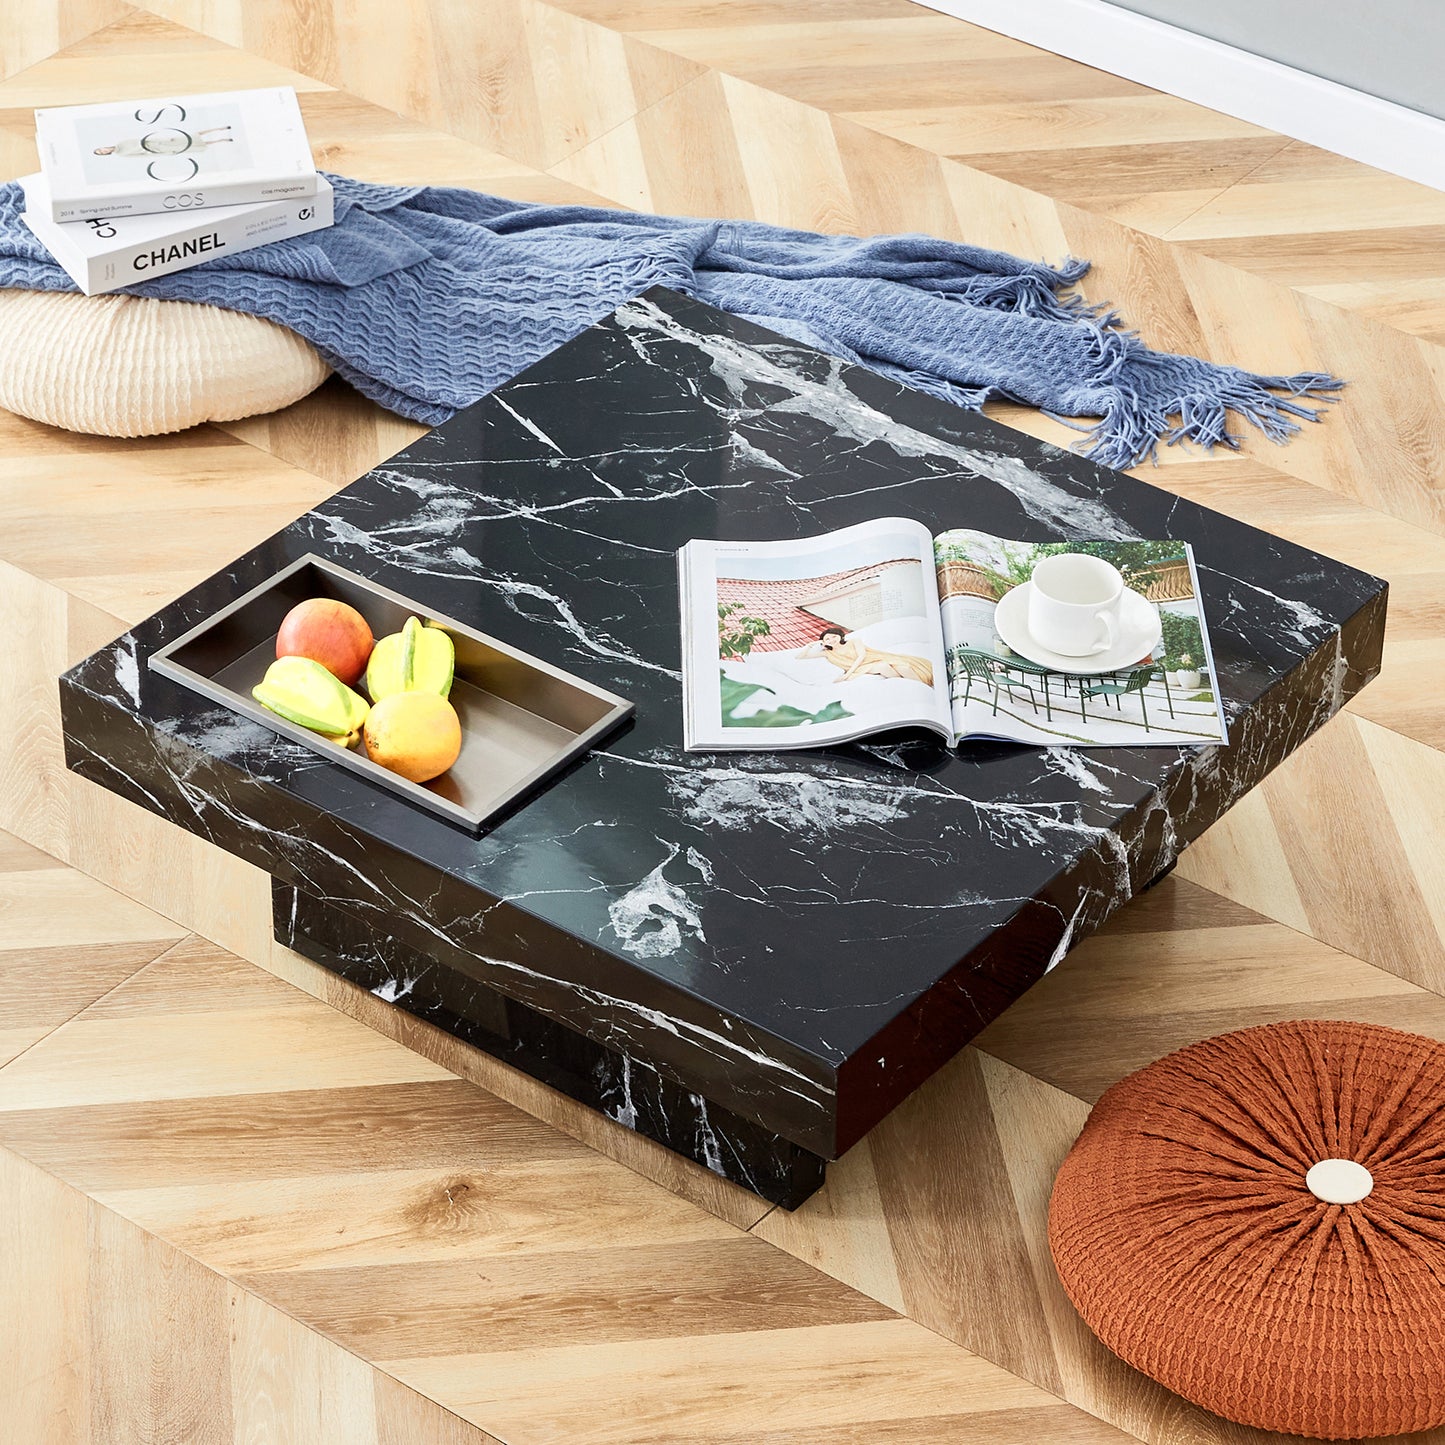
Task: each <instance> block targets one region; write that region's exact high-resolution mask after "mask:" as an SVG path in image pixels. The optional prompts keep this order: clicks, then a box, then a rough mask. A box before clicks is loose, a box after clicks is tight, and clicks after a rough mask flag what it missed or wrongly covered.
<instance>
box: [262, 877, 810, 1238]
mask: <svg viewBox="0 0 1445 1445" xmlns="http://www.w3.org/2000/svg"><path fill="white" fill-rule="evenodd" d="M271 915H272V925H273V928H274V931H275V935H276V941H277V942H278V943H280V944H283V945H284V946H285V947H287V948H290V949H294V950H295V951H296V952H297V953H300V954H304V955H305V956H306V957H307V958H309V959H312V960H313V961H314V962H316V963H319V964H321V965H322V966H323V967H325V968H328V969H330V970H331V971H332V972H333V973H336V974H339V975H340V976H341V977H342V978H345V979H348V980H350V981H351V982H352V983H354V984H358V985H360V987H362V988H364V989H366V990H367V991H368V992H370V993H372V994H375V995H376V997H378V998H380V999H383V1000H384V1001H385V1002H387V1003H390V1004H393V1005H395V1006H396V1007H397V1008H402V1009H405V1010H406V1011H407V1012H408V1013H411V1014H415V1015H416V1016H417V1017H418V1018H421V1019H425V1020H426V1021H427V1022H428V1023H431V1024H435V1025H436V1026H437V1027H438V1028H442V1029H445V1030H446V1031H447V1032H448V1033H449V1034H452V1035H453V1036H454V1037H456V1038H458V1039H460V1040H462V1042H463V1043H466V1044H469V1045H471V1046H472V1047H473V1048H477V1049H481V1050H482V1051H483V1052H485V1053H488V1054H491V1055H492V1056H493V1057H495V1058H498V1059H501V1060H502V1061H503V1062H505V1063H507V1064H510V1065H511V1066H512V1067H513V1068H516V1069H521V1070H522V1072H523V1073H526V1074H530V1075H531V1076H532V1077H533V1078H535V1079H539V1080H541V1082H542V1083H544V1084H546V1085H548V1086H549V1087H550V1088H553V1089H556V1090H558V1091H559V1092H561V1093H563V1094H566V1095H567V1096H568V1098H571V1099H575V1100H576V1101H577V1102H578V1103H580V1104H585V1105H586V1106H587V1107H588V1108H589V1109H595V1110H597V1111H598V1113H600V1114H603V1115H605V1116H606V1117H607V1118H609V1119H611V1120H612V1121H613V1122H614V1123H617V1124H621V1125H622V1126H623V1127H625V1128H628V1129H634V1130H636V1132H637V1133H639V1134H644V1135H646V1136H647V1137H648V1138H649V1139H654V1140H656V1141H657V1142H658V1143H659V1144H662V1145H664V1146H665V1147H666V1148H668V1149H671V1150H673V1151H674V1152H676V1153H678V1154H681V1155H682V1156H683V1157H684V1158H687V1159H691V1160H693V1161H695V1162H696V1163H698V1164H701V1165H702V1166H703V1167H704V1168H706V1169H710V1170H712V1172H713V1173H714V1174H719V1175H721V1176H722V1177H723V1178H724V1179H728V1180H731V1181H732V1182H733V1183H734V1184H740V1185H741V1186H742V1187H743V1188H744V1189H748V1190H751V1191H752V1192H753V1193H754V1194H757V1195H759V1196H761V1197H762V1198H763V1199H766V1200H768V1201H769V1202H770V1203H773V1204H780V1205H782V1206H783V1208H784V1209H796V1208H797V1207H798V1206H799V1205H800V1204H801V1203H802V1202H803V1201H804V1200H805V1199H807V1198H808V1196H809V1195H811V1194H813V1193H815V1192H816V1191H817V1190H818V1189H819V1188H820V1187H821V1186H822V1183H823V1176H824V1171H825V1169H826V1167H827V1161H826V1160H824V1159H821V1158H820V1157H819V1156H818V1155H816V1154H813V1153H810V1152H809V1151H808V1150H806V1149H803V1148H800V1147H799V1146H798V1145H797V1144H794V1143H792V1142H791V1141H789V1140H787V1139H784V1138H782V1137H780V1136H779V1135H777V1134H771V1133H769V1132H768V1131H767V1130H765V1129H763V1128H761V1127H759V1126H758V1125H757V1124H754V1123H751V1122H750V1121H749V1120H747V1119H744V1118H741V1117H740V1116H739V1115H737V1114H734V1113H732V1112H731V1111H729V1110H727V1109H724V1108H722V1107H720V1106H719V1105H717V1104H713V1103H710V1102H709V1101H708V1100H707V1099H705V1098H703V1097H702V1096H701V1095H700V1094H694V1093H691V1092H689V1091H688V1090H687V1089H684V1088H683V1087H682V1086H681V1085H680V1084H676V1083H674V1082H673V1081H672V1080H671V1079H667V1078H664V1077H663V1076H662V1075H661V1074H659V1073H658V1072H657V1071H656V1070H655V1069H652V1068H651V1067H649V1066H648V1065H646V1064H644V1063H641V1062H640V1061H638V1060H636V1059H631V1058H628V1057H627V1055H625V1054H619V1053H617V1052H615V1051H614V1050H612V1049H608V1048H605V1047H603V1046H602V1045H601V1044H598V1043H595V1042H594V1041H593V1040H591V1039H589V1038H587V1037H585V1036H584V1035H582V1034H579V1033H576V1032H575V1031H574V1030H572V1029H569V1028H565V1027H563V1026H562V1025H561V1024H558V1023H556V1022H554V1021H553V1020H552V1019H549V1018H546V1017H544V1016H543V1015H542V1014H540V1013H538V1012H537V1011H536V1010H535V1009H530V1008H528V1007H526V1005H524V1004H519V1003H517V1002H516V1000H514V999H509V998H506V997H505V996H504V995H502V994H499V993H497V992H496V991H495V990H494V989H490V988H487V987H486V986H485V985H484V984H480V983H478V982H476V980H474V979H471V978H467V977H466V976H465V975H463V974H461V973H459V972H458V971H457V970H456V969H453V968H450V967H447V966H445V965H443V964H441V963H439V962H438V961H437V960H436V959H434V958H430V957H428V956H427V955H425V954H423V953H420V952H418V951H417V950H415V949H413V948H411V947H409V946H408V945H406V944H403V943H398V942H397V941H396V940H395V939H393V938H388V937H386V936H385V935H378V934H377V933H376V931H375V929H374V928H373V927H371V926H370V925H369V924H367V923H365V922H363V921H362V920H361V919H358V918H355V917H353V916H351V914H349V913H348V912H347V911H346V910H345V908H344V907H342V906H338V905H337V904H335V903H332V902H323V901H322V900H321V899H319V898H317V897H316V896H315V895H314V894H311V893H308V892H307V891H306V890H305V889H302V888H297V887H294V886H292V885H290V884H287V883H283V882H281V881H280V880H276V879H273V880H272V884H271Z"/></svg>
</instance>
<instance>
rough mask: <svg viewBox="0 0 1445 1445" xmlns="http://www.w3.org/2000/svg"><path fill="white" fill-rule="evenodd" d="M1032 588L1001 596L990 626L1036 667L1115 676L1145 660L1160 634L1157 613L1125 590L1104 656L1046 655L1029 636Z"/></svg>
mask: <svg viewBox="0 0 1445 1445" xmlns="http://www.w3.org/2000/svg"><path fill="white" fill-rule="evenodd" d="M1033 585H1034V584H1033V583H1032V582H1024V583H1022V584H1021V585H1020V586H1018V587H1014V588H1012V589H1011V590H1009V591H1008V592H1005V593H1004V595H1003V600H1002V601H1001V602H1000V603H999V604H998V607H997V608H996V609H995V610H994V615H993V626H994V631H995V632H997V633H998V635H999V636H1000V637H1001V638H1003V640H1004V641H1005V642H1006V643H1007V644H1008V645H1009V646H1010V647H1011V648H1013V650H1014V651H1015V652H1016V653H1018V655H1019V656H1020V657H1023V658H1026V659H1027V660H1028V661H1029V662H1037V663H1038V664H1039V666H1040V667H1048V668H1052V669H1053V670H1054V671H1055V672H1073V673H1079V674H1081V675H1090V674H1093V673H1096V672H1117V671H1118V669H1119V668H1121V667H1129V666H1131V665H1133V664H1136V663H1141V662H1143V661H1144V660H1145V659H1146V658H1148V657H1149V655H1150V654H1151V653H1152V652H1153V651H1154V648H1155V646H1156V645H1157V644H1158V642H1159V638H1160V636H1161V635H1162V634H1163V627H1162V625H1161V623H1160V621H1159V609H1158V608H1157V607H1156V606H1155V605H1154V604H1153V603H1152V602H1150V601H1149V599H1148V598H1147V597H1141V596H1140V595H1139V593H1137V592H1134V591H1131V590H1129V589H1127V588H1126V589H1125V591H1124V608H1123V615H1122V617H1121V618H1120V619H1119V620H1120V623H1121V626H1120V629H1119V640H1118V641H1117V642H1116V643H1115V644H1114V646H1113V647H1111V648H1109V649H1108V651H1107V652H1094V653H1090V654H1089V656H1088V657H1066V656H1065V655H1064V654H1063V653H1062V652H1050V651H1049V649H1048V648H1047V647H1044V646H1043V645H1042V644H1040V643H1038V642H1035V641H1034V639H1033V637H1032V636H1030V634H1029V591H1030V589H1031V588H1032V587H1033Z"/></svg>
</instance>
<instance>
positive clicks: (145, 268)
mask: <svg viewBox="0 0 1445 1445" xmlns="http://www.w3.org/2000/svg"><path fill="white" fill-rule="evenodd" d="M20 184H21V186H22V187H23V189H24V191H25V213H24V215H23V216H22V217H21V220H23V221H24V222H25V224H26V225H27V226H29V228H30V229H31V230H32V231H33V232H34V233H35V235H36V237H37V238H38V239H39V241H40V243H41V245H43V246H44V247H45V249H46V250H47V251H49V252H50V254H51V255H52V256H53V257H55V259H56V261H58V262H59V263H60V265H61V266H63V267H64V268H65V271H66V274H67V275H68V276H69V277H70V279H71V280H72V281H74V282H75V284H76V285H77V286H79V287H80V289H81V290H82V291H84V292H85V294H86V295H87V296H98V295H100V294H102V293H103V292H106V291H115V290H118V289H119V288H120V287H122V286H130V285H133V284H134V283H135V282H137V281H145V280H148V279H149V278H150V277H152V276H165V275H168V274H169V273H170V272H172V271H185V270H188V269H189V268H190V267H192V266H198V265H200V264H201V262H202V261H209V260H211V259H212V258H213V257H216V256H232V255H235V254H236V253H237V252H238V251H249V250H251V249H252V247H255V246H265V245H267V244H268V243H269V242H271V241H283V240H285V239H286V238H287V237H288V236H302V235H305V234H306V232H308V231H320V230H324V229H325V228H326V227H327V226H329V225H331V223H332V220H333V196H332V190H331V185H330V183H329V182H328V181H327V180H326V178H325V177H324V176H318V177H317V183H316V194H315V195H314V196H305V197H303V198H301V199H299V200H292V201H263V202H259V203H256V204H252V205H249V206H216V207H213V208H210V209H208V210H205V211H203V212H200V213H198V214H195V215H189V214H183V215H169V214H161V215H145V216H104V217H97V218H95V219H93V220H89V221H66V222H65V223H64V224H63V225H59V224H57V223H56V222H54V221H52V220H51V219H50V205H49V201H50V197H49V194H48V192H47V190H46V186H45V178H44V177H43V176H40V175H34V176H25V177H24V178H23V179H22V180H21V182H20Z"/></svg>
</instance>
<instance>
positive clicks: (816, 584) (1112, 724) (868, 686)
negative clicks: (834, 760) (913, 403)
mask: <svg viewBox="0 0 1445 1445" xmlns="http://www.w3.org/2000/svg"><path fill="white" fill-rule="evenodd" d="M1066 553H1069V554H1084V555H1085V556H1090V557H1095V558H1101V559H1103V560H1104V561H1105V562H1108V563H1110V564H1111V565H1112V566H1113V567H1115V568H1117V569H1118V570H1119V572H1120V573H1122V574H1123V578H1124V582H1125V587H1126V592H1127V593H1128V594H1132V595H1128V596H1126V597H1125V598H1124V600H1125V601H1127V602H1128V604H1129V607H1128V609H1126V610H1127V614H1128V616H1129V618H1131V619H1133V621H1134V623H1135V624H1137V626H1138V629H1139V630H1137V631H1135V632H1132V633H1131V632H1129V631H1127V630H1125V631H1123V632H1121V633H1120V634H1119V635H1118V637H1117V640H1116V641H1115V643H1114V647H1113V651H1112V652H1111V653H1107V654H1101V656H1100V658H1099V660H1098V662H1097V663H1096V662H1095V661H1093V660H1091V659H1088V658H1084V659H1077V660H1071V661H1070V663H1069V666H1068V668H1067V670H1061V669H1060V668H1059V667H1050V666H1046V665H1043V664H1041V663H1039V662H1037V661H1031V660H1030V659H1029V658H1028V657H1027V656H1025V655H1024V654H1023V653H1022V652H1017V651H1015V650H1014V649H1013V648H1011V647H1010V646H1009V645H1008V644H1007V643H1006V642H1005V641H1004V640H1003V637H1002V636H1000V632H999V627H1000V626H1002V625H1003V624H1004V621H1005V618H1007V620H1008V626H1007V627H1006V628H1005V630H1006V631H1008V632H1009V634H1010V636H1012V637H1013V638H1014V640H1015V641H1019V622H1018V619H1019V618H1021V617H1023V616H1024V609H1023V608H1022V607H1021V606H1019V605H1018V604H1019V603H1020V602H1021V601H1027V598H1028V594H1027V593H1026V592H1021V593H1020V594H1019V595H1018V596H1017V597H1015V598H1014V599H1013V601H1012V602H1005V599H1006V598H1008V596H1009V594H1010V593H1011V592H1013V591H1014V589H1016V588H1019V587H1022V586H1023V584H1025V583H1029V582H1030V580H1031V577H1032V574H1033V570H1034V568H1035V567H1036V566H1037V565H1038V563H1039V562H1040V561H1042V560H1043V559H1045V558H1047V557H1053V556H1058V555H1060V554H1066ZM1066 565H1070V566H1073V565H1078V564H1073V563H1071V564H1066ZM1084 565H1087V566H1095V565H1097V564H1093V563H1089V564H1084ZM678 569H679V574H680V580H681V595H682V633H683V678H684V687H683V697H684V712H685V736H686V745H687V747H688V748H689V749H690V750H693V751H699V752H712V751H719V750H729V749H769V750H771V749H783V748H813V747H823V746H827V745H829V744H832V743H841V742H848V741H851V740H852V739H854V738H860V737H865V736H867V735H868V734H870V733H875V732H882V731H884V730H886V729H890V728H900V727H925V728H931V729H933V730H934V731H935V732H938V733H940V734H942V736H944V737H945V738H947V739H948V740H949V743H950V744H956V743H958V742H959V741H960V740H962V739H964V738H1002V739H1006V740H1009V741H1012V742H1021V743H1037V744H1043V745H1061V746H1077V747H1120V746H1125V747H1138V746H1141V745H1145V746H1147V745H1158V746H1165V745H1168V746H1178V745H1180V744H1181V743H1220V742H1224V741H1225V740H1226V732H1225V723H1224V716H1223V712H1222V710H1221V708H1220V706H1219V694H1218V690H1217V687H1216V684H1215V679H1214V667H1213V659H1212V654H1211V652H1210V647H1209V637H1208V632H1207V630H1206V628H1205V622H1204V614H1203V611H1202V609H1201V607H1200V605H1199V586H1198V581H1197V577H1196V573H1195V568H1194V556H1193V553H1192V552H1191V550H1190V548H1189V546H1188V545H1187V544H1186V543H1184V542H1172V541H1155V542H1150V541H1124V542H1115V541H1105V542H1044V543H1038V542H1019V541H1010V540H1007V539H1005V538H1001V537H994V536H990V535H989V534H988V533H986V532H978V531H971V530H966V529H961V530H957V531H948V532H941V533H939V534H938V536H936V537H935V536H934V535H932V534H931V533H930V532H929V530H928V529H927V528H926V527H924V526H923V525H922V524H921V523H919V522H915V521H911V520H909V519H908V518H905V517H885V518H881V519H880V520H878V521H876V522H866V523H863V524H861V525H859V526H855V527H845V528H843V529H842V530H841V531H837V532H830V533H827V534H826V535H824V536H821V537H811V538H806V539H803V540H800V541H785V542H711V541H694V542H689V543H688V544H687V546H685V547H683V548H682V550H681V551H680V552H679V554H678ZM1042 575H1043V574H1041V576H1042ZM1000 604H1003V605H1002V606H1001V605H1000ZM1110 636H1111V638H1112V637H1114V633H1113V632H1112V631H1111V632H1110ZM1135 639H1137V643H1138V653H1139V655H1137V656H1134V655H1129V656H1120V655H1119V650H1120V648H1125V649H1127V648H1128V647H1130V646H1131V645H1132V641H1133V640H1135ZM1029 650H1030V651H1033V652H1035V654H1036V655H1037V654H1038V651H1039V649H1037V648H1036V647H1033V646H1030V647H1029ZM1056 661H1057V659H1056ZM1104 663H1107V664H1108V667H1107V669H1104V668H1103V664H1104ZM1096 665H1097V666H1099V667H1100V668H1101V670H1099V671H1096V672H1089V671H1086V670H1085V669H1087V668H1088V667H1091V666H1096Z"/></svg>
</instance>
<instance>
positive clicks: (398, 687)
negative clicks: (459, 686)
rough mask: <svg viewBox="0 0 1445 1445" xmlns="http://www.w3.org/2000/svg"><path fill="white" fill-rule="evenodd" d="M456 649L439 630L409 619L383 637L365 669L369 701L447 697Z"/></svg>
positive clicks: (455, 659)
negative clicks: (401, 694)
mask: <svg viewBox="0 0 1445 1445" xmlns="http://www.w3.org/2000/svg"><path fill="white" fill-rule="evenodd" d="M456 665H457V650H456V648H455V647H454V646H453V645H452V640H451V637H450V636H449V635H448V634H447V633H445V632H443V631H442V630H441V628H439V627H423V626H422V624H421V619H420V618H418V617H408V618H407V619H406V625H405V626H404V627H403V628H402V629H401V631H400V632H393V633H391V634H390V635H389V636H387V637H383V638H382V639H381V641H380V642H378V643H377V644H376V647H375V648H374V649H373V651H372V654H371V661H370V662H369V663H368V664H367V668H366V690H367V692H368V693H370V695H371V700H372V702H381V701H382V700H383V699H385V698H388V697H394V696H395V695H396V694H397V693H399V692H430V693H435V694H436V695H437V696H438V697H447V696H448V695H449V694H450V693H451V690H452V677H453V675H454V673H455V671H456Z"/></svg>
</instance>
